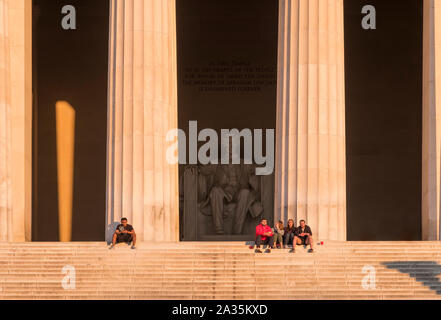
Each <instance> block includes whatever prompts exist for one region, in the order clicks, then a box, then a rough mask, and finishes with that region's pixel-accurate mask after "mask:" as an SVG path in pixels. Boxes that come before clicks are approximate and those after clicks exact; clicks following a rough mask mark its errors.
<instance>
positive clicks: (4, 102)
mask: <svg viewBox="0 0 441 320" xmlns="http://www.w3.org/2000/svg"><path fill="white" fill-rule="evenodd" d="M8 11H9V6H8V1H7V0H0V241H12V175H11V174H12V170H11V72H10V39H9V26H8Z"/></svg>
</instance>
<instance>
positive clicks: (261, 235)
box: [256, 218, 274, 253]
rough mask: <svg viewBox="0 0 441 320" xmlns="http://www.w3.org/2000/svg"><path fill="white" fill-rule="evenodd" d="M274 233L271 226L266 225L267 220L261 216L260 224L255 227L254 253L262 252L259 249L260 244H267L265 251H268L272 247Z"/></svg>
mask: <svg viewBox="0 0 441 320" xmlns="http://www.w3.org/2000/svg"><path fill="white" fill-rule="evenodd" d="M273 236H274V233H273V230H272V229H271V227H270V226H269V225H268V220H266V219H265V218H263V219H262V220H260V224H259V225H258V226H257V227H256V253H262V251H260V246H261V245H262V244H264V245H265V244H266V245H268V248H267V249H266V250H265V253H270V252H271V249H270V248H273V247H274V237H273Z"/></svg>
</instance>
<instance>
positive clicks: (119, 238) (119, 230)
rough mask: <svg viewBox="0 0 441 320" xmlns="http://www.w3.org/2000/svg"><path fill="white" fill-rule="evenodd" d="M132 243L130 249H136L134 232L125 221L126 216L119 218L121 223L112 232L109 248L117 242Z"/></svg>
mask: <svg viewBox="0 0 441 320" xmlns="http://www.w3.org/2000/svg"><path fill="white" fill-rule="evenodd" d="M121 242H126V243H130V242H131V243H132V247H131V248H132V249H136V247H135V246H136V233H135V230H134V229H133V227H132V226H131V225H130V224H128V223H127V218H122V219H121V224H119V225H118V226H117V227H116V230H115V233H114V234H113V239H112V244H111V246H110V247H109V249H113V248H114V247H115V245H116V244H117V243H121Z"/></svg>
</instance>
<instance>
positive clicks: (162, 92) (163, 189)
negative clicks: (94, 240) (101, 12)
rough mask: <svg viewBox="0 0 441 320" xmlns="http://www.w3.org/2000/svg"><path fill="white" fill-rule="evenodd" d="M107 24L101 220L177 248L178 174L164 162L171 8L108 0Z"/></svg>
mask: <svg viewBox="0 0 441 320" xmlns="http://www.w3.org/2000/svg"><path fill="white" fill-rule="evenodd" d="M110 19H111V37H110V63H109V76H110V79H109V141H108V193H107V196H108V202H107V206H108V209H107V220H108V223H109V224H110V223H112V222H114V221H119V219H120V218H121V217H123V216H124V217H127V218H128V219H129V223H131V224H133V225H134V228H135V230H136V233H137V236H138V239H140V240H146V241H177V240H178V237H179V230H178V223H179V208H178V200H179V199H178V175H177V172H178V171H177V166H176V165H169V164H168V163H167V161H166V159H165V156H166V150H165V145H166V144H165V141H166V140H165V136H166V133H167V131H168V130H170V129H172V128H176V127H177V97H176V91H177V72H176V26H175V19H176V18H175V1H174V0H125V1H119V0H112V1H111V17H110Z"/></svg>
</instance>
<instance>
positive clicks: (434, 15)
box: [422, 0, 441, 240]
mask: <svg viewBox="0 0 441 320" xmlns="http://www.w3.org/2000/svg"><path fill="white" fill-rule="evenodd" d="M423 57H424V58H423V144H422V147H423V150H422V153H423V159H422V229H423V230H422V233H423V240H440V228H441V224H440V192H441V185H440V181H441V169H440V168H441V1H440V0H424V25H423Z"/></svg>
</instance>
